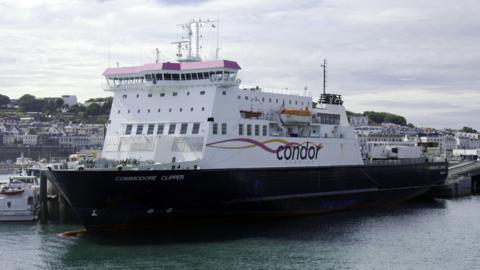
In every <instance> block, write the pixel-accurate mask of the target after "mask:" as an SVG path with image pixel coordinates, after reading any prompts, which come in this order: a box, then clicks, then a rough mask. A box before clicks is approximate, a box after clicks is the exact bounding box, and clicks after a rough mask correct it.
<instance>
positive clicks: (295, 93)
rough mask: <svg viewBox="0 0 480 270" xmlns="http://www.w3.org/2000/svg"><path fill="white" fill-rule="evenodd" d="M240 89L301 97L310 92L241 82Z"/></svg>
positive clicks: (306, 95) (308, 94)
mask: <svg viewBox="0 0 480 270" xmlns="http://www.w3.org/2000/svg"><path fill="white" fill-rule="evenodd" d="M239 88H240V89H242V90H245V91H253V92H264V93H272V94H281V95H291V96H301V97H309V96H310V95H311V92H309V91H308V92H307V91H298V90H291V89H288V88H278V87H268V86H258V85H257V86H251V85H246V84H242V85H241V86H239Z"/></svg>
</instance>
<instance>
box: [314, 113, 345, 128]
mask: <svg viewBox="0 0 480 270" xmlns="http://www.w3.org/2000/svg"><path fill="white" fill-rule="evenodd" d="M317 121H318V122H319V123H320V124H326V125H340V115H339V114H330V113H317Z"/></svg>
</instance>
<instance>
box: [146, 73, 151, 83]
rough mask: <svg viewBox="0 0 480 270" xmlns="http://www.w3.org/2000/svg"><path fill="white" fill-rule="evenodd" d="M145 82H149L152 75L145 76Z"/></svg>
mask: <svg viewBox="0 0 480 270" xmlns="http://www.w3.org/2000/svg"><path fill="white" fill-rule="evenodd" d="M145 80H146V81H147V82H149V81H151V80H152V74H145Z"/></svg>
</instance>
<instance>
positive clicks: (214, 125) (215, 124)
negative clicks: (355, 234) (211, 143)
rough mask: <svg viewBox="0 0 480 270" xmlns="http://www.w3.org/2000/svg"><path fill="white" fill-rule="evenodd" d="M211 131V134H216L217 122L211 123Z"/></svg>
mask: <svg viewBox="0 0 480 270" xmlns="http://www.w3.org/2000/svg"><path fill="white" fill-rule="evenodd" d="M212 133H213V134H217V133H218V124H217V123H213V125H212Z"/></svg>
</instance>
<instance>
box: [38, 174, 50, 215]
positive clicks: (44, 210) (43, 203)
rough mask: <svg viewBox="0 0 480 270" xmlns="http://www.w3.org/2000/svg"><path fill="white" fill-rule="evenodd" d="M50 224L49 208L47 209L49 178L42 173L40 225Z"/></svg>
mask: <svg viewBox="0 0 480 270" xmlns="http://www.w3.org/2000/svg"><path fill="white" fill-rule="evenodd" d="M47 222H48V207H47V176H46V175H45V174H44V173H43V172H41V173H40V223H41V224H46V223H47Z"/></svg>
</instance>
